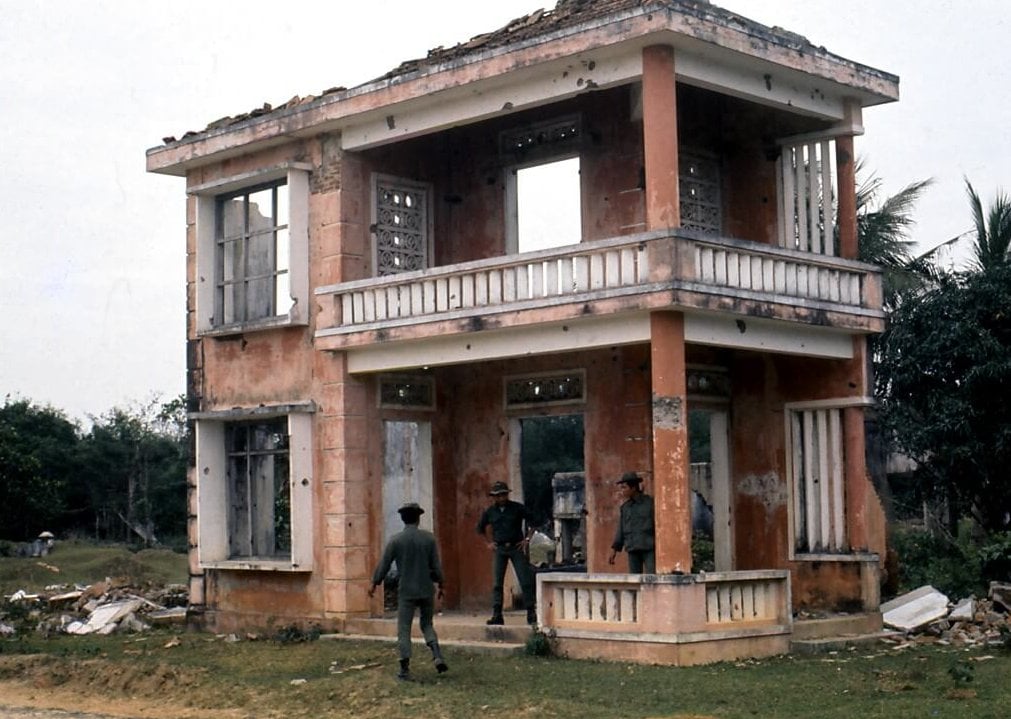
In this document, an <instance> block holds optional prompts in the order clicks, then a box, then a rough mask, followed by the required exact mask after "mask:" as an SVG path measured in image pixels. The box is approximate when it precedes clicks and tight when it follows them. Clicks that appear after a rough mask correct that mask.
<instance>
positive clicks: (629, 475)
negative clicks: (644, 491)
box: [615, 472, 642, 487]
mask: <svg viewBox="0 0 1011 719" xmlns="http://www.w3.org/2000/svg"><path fill="white" fill-rule="evenodd" d="M615 484H627V485H628V486H629V487H638V486H639V485H641V484H642V477H640V476H639V475H638V474H637V473H635V472H625V474H623V475H621V479H619V480H618V481H617V482H615Z"/></svg>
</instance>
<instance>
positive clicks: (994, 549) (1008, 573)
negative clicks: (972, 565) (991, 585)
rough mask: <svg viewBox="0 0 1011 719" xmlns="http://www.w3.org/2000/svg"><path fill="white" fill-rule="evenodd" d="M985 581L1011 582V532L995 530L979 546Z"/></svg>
mask: <svg viewBox="0 0 1011 719" xmlns="http://www.w3.org/2000/svg"><path fill="white" fill-rule="evenodd" d="M979 559H980V564H981V567H980V568H981V570H982V572H983V581H984V582H1011V532H995V533H994V534H992V535H990V537H989V538H988V539H987V541H986V542H985V543H984V544H983V546H981V547H980V548H979Z"/></svg>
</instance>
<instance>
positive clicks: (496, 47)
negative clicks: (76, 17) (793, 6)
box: [146, 0, 899, 175]
mask: <svg viewBox="0 0 1011 719" xmlns="http://www.w3.org/2000/svg"><path fill="white" fill-rule="evenodd" d="M631 1H632V2H633V3H634V4H633V6H632V7H626V8H623V9H619V10H617V11H611V12H608V13H598V14H597V15H595V16H591V17H587V18H585V19H581V18H580V19H577V20H576V21H573V22H570V23H565V22H564V20H565V19H568V17H566V18H563V22H562V23H560V24H559V23H555V24H556V25H560V26H559V27H556V28H554V29H552V28H551V27H550V26H548V27H543V28H542V27H539V26H540V25H547V23H546V22H545V21H544V17H547V18H548V19H551V18H552V17H553V15H555V14H556V13H557V12H558V8H561V7H562V6H563V5H565V4H569V5H572V4H574V3H575V4H580V2H581V0H560V1H559V3H558V5H557V6H556V9H555V10H554V11H552V12H551V13H547V14H546V15H545V14H544V11H538V12H537V13H532V14H530V15H527V16H524V17H522V18H517V19H515V20H512V21H510V23H508V24H507V25H505V26H504V27H503V28H501V29H500V30H497V31H494V32H492V33H487V34H485V35H478V36H476V37H475V38H472V39H471V40H470V41H468V42H466V43H460V44H458V45H456V46H454V47H453V48H450V49H449V50H443V49H442V48H436V49H435V50H432V51H430V52H429V56H428V57H427V58H424V59H419V60H410V61H405V62H403V63H401V64H400V65H399V66H398V67H396V68H394V69H393V70H391V71H390V72H388V73H386V74H385V75H383V76H381V77H379V78H376V79H373V80H370V81H367V82H365V83H363V84H361V85H358V86H356V87H353V88H350V89H346V88H343V87H337V88H331V89H329V90H326V91H324V93H323V94H322V95H320V96H309V97H304V98H303V97H299V96H297V95H296V96H295V97H293V98H292V99H291V100H289V101H288V102H286V103H284V104H283V105H281V106H279V107H277V108H273V107H271V106H270V105H269V104H268V105H264V106H263V107H262V108H257V109H255V110H253V111H252V112H250V113H245V114H242V115H239V116H237V117H234V118H228V117H226V118H222V119H220V120H217V121H215V122H213V123H211V124H210V125H208V127H207V128H206V129H205V130H203V131H200V132H188V133H186V135H184V136H183V138H182V139H179V140H176V139H175V138H174V137H173V138H165V144H163V145H159V146H156V147H152V148H150V149H148V150H147V152H146V155H147V160H148V161H147V169H148V171H150V172H160V173H164V174H173V175H182V174H185V170H186V168H188V167H191V166H194V165H198V164H205V163H206V162H213V161H215V160H216V159H218V158H221V157H222V156H223V153H228V150H229V149H231V150H232V151H233V152H232V153H229V154H234V151H235V150H237V149H238V148H239V147H243V146H245V145H250V144H252V145H257V146H259V145H260V144H262V143H263V142H264V140H263V139H262V138H263V134H262V133H254V134H255V135H257V136H258V137H259V138H260V139H258V140H257V139H253V140H249V139H243V138H242V137H241V135H244V134H246V133H247V132H248V131H249V130H252V129H255V128H258V127H260V126H263V125H265V124H268V123H271V122H275V123H279V126H278V130H279V134H280V135H281V136H284V135H286V134H287V133H285V132H284V130H283V125H284V123H280V122H279V121H280V120H282V119H284V118H288V117H292V116H295V115H298V114H300V113H308V112H312V111H319V110H323V109H325V108H329V107H333V106H340V105H341V104H342V103H346V102H348V101H350V100H355V99H359V98H364V97H366V96H368V95H373V94H375V93H382V92H384V91H393V90H395V89H401V88H402V86H404V85H407V84H408V83H411V82H412V81H416V80H421V79H424V78H430V77H435V76H437V75H439V74H441V73H448V72H452V71H455V70H460V69H462V68H465V67H468V66H475V65H478V64H479V63H482V62H486V61H489V60H492V59H495V58H497V57H501V56H504V55H508V54H510V53H521V52H523V51H525V50H529V49H531V48H534V47H537V46H542V45H549V44H551V43H553V42H558V41H562V40H565V39H567V38H571V37H574V36H578V35H581V34H583V33H587V32H590V31H593V30H599V29H600V28H604V27H606V26H609V25H615V24H619V23H623V22H632V21H636V20H645V22H646V23H647V27H648V26H649V25H655V26H656V32H661V31H664V30H666V31H668V32H676V33H678V34H679V35H684V36H686V37H691V38H694V39H696V40H701V41H703V42H707V43H709V44H712V45H714V46H717V47H721V48H723V49H725V50H728V51H732V52H736V53H740V54H743V55H747V56H751V57H758V58H761V59H763V60H766V61H767V62H772V63H774V64H778V65H781V66H783V67H786V68H792V69H797V70H801V71H803V72H808V73H810V74H813V75H815V76H818V77H822V78H823V79H827V80H829V81H831V82H836V83H840V80H838V79H837V78H835V77H833V76H832V73H831V72H829V69H830V68H831V66H835V67H836V68H839V69H842V70H843V71H844V72H845V73H847V74H848V75H850V78H851V80H856V79H859V78H861V77H863V78H865V79H866V81H865V82H863V83H862V84H860V85H856V84H852V86H853V87H854V89H857V90H860V91H862V92H863V93H866V94H870V95H873V96H877V97H880V98H881V101H883V102H888V101H892V100H895V99H897V98H898V82H899V78H898V77H897V76H895V75H892V74H890V73H887V72H884V71H881V70H877V69H875V68H872V67H869V66H866V65H862V64H860V63H857V62H854V61H851V60H848V59H846V58H843V57H841V56H839V55H835V54H833V53H830V52H828V51H827V50H826V49H825V48H824V47H822V46H815V45H813V44H812V43H811V42H810V41H809V40H807V38H805V37H803V36H801V35H798V34H796V33H792V32H789V31H786V30H784V29H782V28H779V27H768V26H765V25H762V24H761V23H758V22H755V21H753V20H749V19H747V18H745V17H743V16H740V15H737V14H735V13H732V12H730V11H728V10H724V9H722V8H719V7H717V6H715V5H711V4H709V3H708V2H707V1H706V0H642V1H641V2H638V1H637V0H631ZM583 2H584V3H585V0H583ZM628 3H629V0H625V4H628ZM600 4H601V5H608V6H615V5H621V4H622V0H615V1H614V2H610V3H600ZM657 10H660V11H661V12H662V14H663V15H664V16H665V17H664V18H663V20H666V22H663V21H662V20H661V21H660V22H657V21H656V18H655V16H656V15H658V14H659V13H657ZM663 11H665V12H663ZM530 18H535V19H534V20H532V21H530V22H528V23H527V24H524V20H529V19H530ZM679 21H680V22H679ZM700 22H701V25H700V24H699V23H700ZM516 26H519V27H520V28H521V29H522V30H527V31H528V32H527V33H525V34H522V35H521V36H520V37H512V38H511V36H514V35H517V34H518V33H517V31H516V30H514V29H513V28H515V27H516ZM531 30H532V32H529V31H531ZM721 30H723V31H729V32H730V33H732V37H731V38H726V37H724V38H717V37H715V35H716V33H717V32H719V31H721ZM648 34H649V33H648V32H646V33H640V34H639V35H632V34H629V35H625V36H622V35H620V34H616V38H617V39H616V41H615V42H614V43H612V44H620V43H621V42H623V41H631V40H635V39H636V37H640V38H641V37H645V36H647V35H648ZM733 35H736V36H737V37H736V42H731V41H730V40H734V39H735V38H734V37H733ZM476 40H480V42H475V41H476ZM721 40H722V41H721ZM760 44H767V45H770V46H772V49H771V50H770V51H768V52H767V53H766V55H769V54H775V53H776V51H778V52H779V54H780V55H781V57H777V58H772V57H762V55H760V51H759V49H758V45H760ZM472 45H475V46H474V47H471V46H472ZM598 47H601V46H598ZM591 49H593V48H586V49H585V50H591ZM570 54H571V52H570ZM812 58H815V59H817V60H818V61H820V63H824V64H827V65H828V66H829V68H822V71H821V72H820V73H819V72H813V71H814V70H817V69H818V68H817V67H812V66H811V62H810V61H811V59H812ZM545 61H546V60H545V58H544V57H537V58H531V59H529V60H528V61H527V62H525V63H524V62H522V61H520V62H517V64H516V65H515V66H514V67H513V68H512V69H514V70H515V69H519V68H520V67H530V66H534V65H537V64H539V63H543V62H545ZM479 79H483V78H479ZM473 81H474V80H472V79H464V80H457V81H454V79H453V78H448V79H447V81H446V82H445V87H444V88H441V89H450V88H452V87H455V86H457V85H464V84H468V83H469V82H473ZM432 91H433V90H432V89H431V88H428V89H427V91H426V93H425V94H431V92H432ZM405 99H409V98H405V97H401V98H393V99H391V100H388V101H386V102H379V103H377V104H376V107H383V106H390V107H392V106H394V105H396V104H398V103H399V102H402V101H404V100H405ZM868 104H872V103H868ZM355 105H360V103H355ZM370 109H375V108H374V107H370V108H362V107H360V106H349V107H347V108H346V110H347V112H343V113H342V112H340V110H337V111H336V112H334V113H333V114H332V115H331V116H330V117H328V118H327V120H328V121H329V122H335V121H339V120H341V119H343V118H350V117H353V116H355V115H356V114H360V113H361V112H364V111H367V110H370ZM314 124H319V122H316V123H310V124H308V125H306V126H300V127H299V128H298V129H301V130H305V129H307V128H308V127H311V126H313V125H314ZM233 134H234V135H236V137H235V142H234V143H226V144H227V145H228V147H221V146H220V144H219V147H217V148H216V149H215V148H211V147H208V148H204V149H205V151H201V149H200V148H199V145H200V144H201V143H208V142H209V141H214V140H223V139H224V138H225V137H226V136H228V135H233ZM278 139H279V138H278V137H275V138H274V143H276V142H277V141H278ZM212 144H218V143H212Z"/></svg>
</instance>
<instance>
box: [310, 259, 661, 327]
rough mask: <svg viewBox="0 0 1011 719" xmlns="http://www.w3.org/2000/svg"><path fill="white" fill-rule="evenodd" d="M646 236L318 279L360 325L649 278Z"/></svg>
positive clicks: (344, 318) (345, 318)
mask: <svg viewBox="0 0 1011 719" xmlns="http://www.w3.org/2000/svg"><path fill="white" fill-rule="evenodd" d="M648 273H649V267H648V263H647V254H646V250H645V246H644V245H643V243H641V242H633V243H630V242H628V241H627V240H618V241H613V240H605V241H602V242H595V243H586V244H583V245H574V246H573V247H572V248H561V249H558V250H545V251H539V252H533V253H527V254H524V255H512V256H509V257H503V258H495V259H491V260H482V261H477V262H468V263H462V264H458V265H452V266H448V267H438V268H432V269H429V270H422V271H419V272H408V273H403V274H399V275H391V276H387V277H379V278H374V279H370V280H362V281H357V282H347V283H343V284H341V285H333V286H330V287H321V288H319V289H318V290H316V294H318V295H319V294H333V295H334V296H335V300H336V302H337V303H338V306H337V307H336V308H335V309H336V310H337V311H338V317H337V325H338V326H341V325H343V326H348V325H361V324H368V323H372V322H385V321H390V320H398V319H409V318H419V317H424V316H431V315H436V314H449V313H454V312H465V311H468V310H474V309H480V308H492V307H504V306H510V307H511V306H517V305H522V304H524V303H530V302H533V303H538V304H541V303H543V302H545V301H552V300H571V299H573V298H577V297H579V296H580V295H592V294H594V293H599V292H602V291H605V290H613V289H616V288H622V287H636V286H639V285H641V284H643V283H645V282H646V279H647V277H648Z"/></svg>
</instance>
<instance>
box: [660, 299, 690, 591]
mask: <svg viewBox="0 0 1011 719" xmlns="http://www.w3.org/2000/svg"><path fill="white" fill-rule="evenodd" d="M684 330H685V325H684V315H683V314H682V313H680V312H654V313H653V314H652V315H650V335H651V337H650V340H651V342H650V348H651V367H652V370H651V371H652V386H653V391H652V402H653V486H654V490H653V492H654V501H655V514H656V571H657V573H658V574H670V573H672V572H684V573H689V572H691V570H692V517H691V503H690V499H691V483H690V478H689V455H688V408H687V402H686V397H685V394H686V391H687V385H686V376H687V375H686V365H685V331H684Z"/></svg>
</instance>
